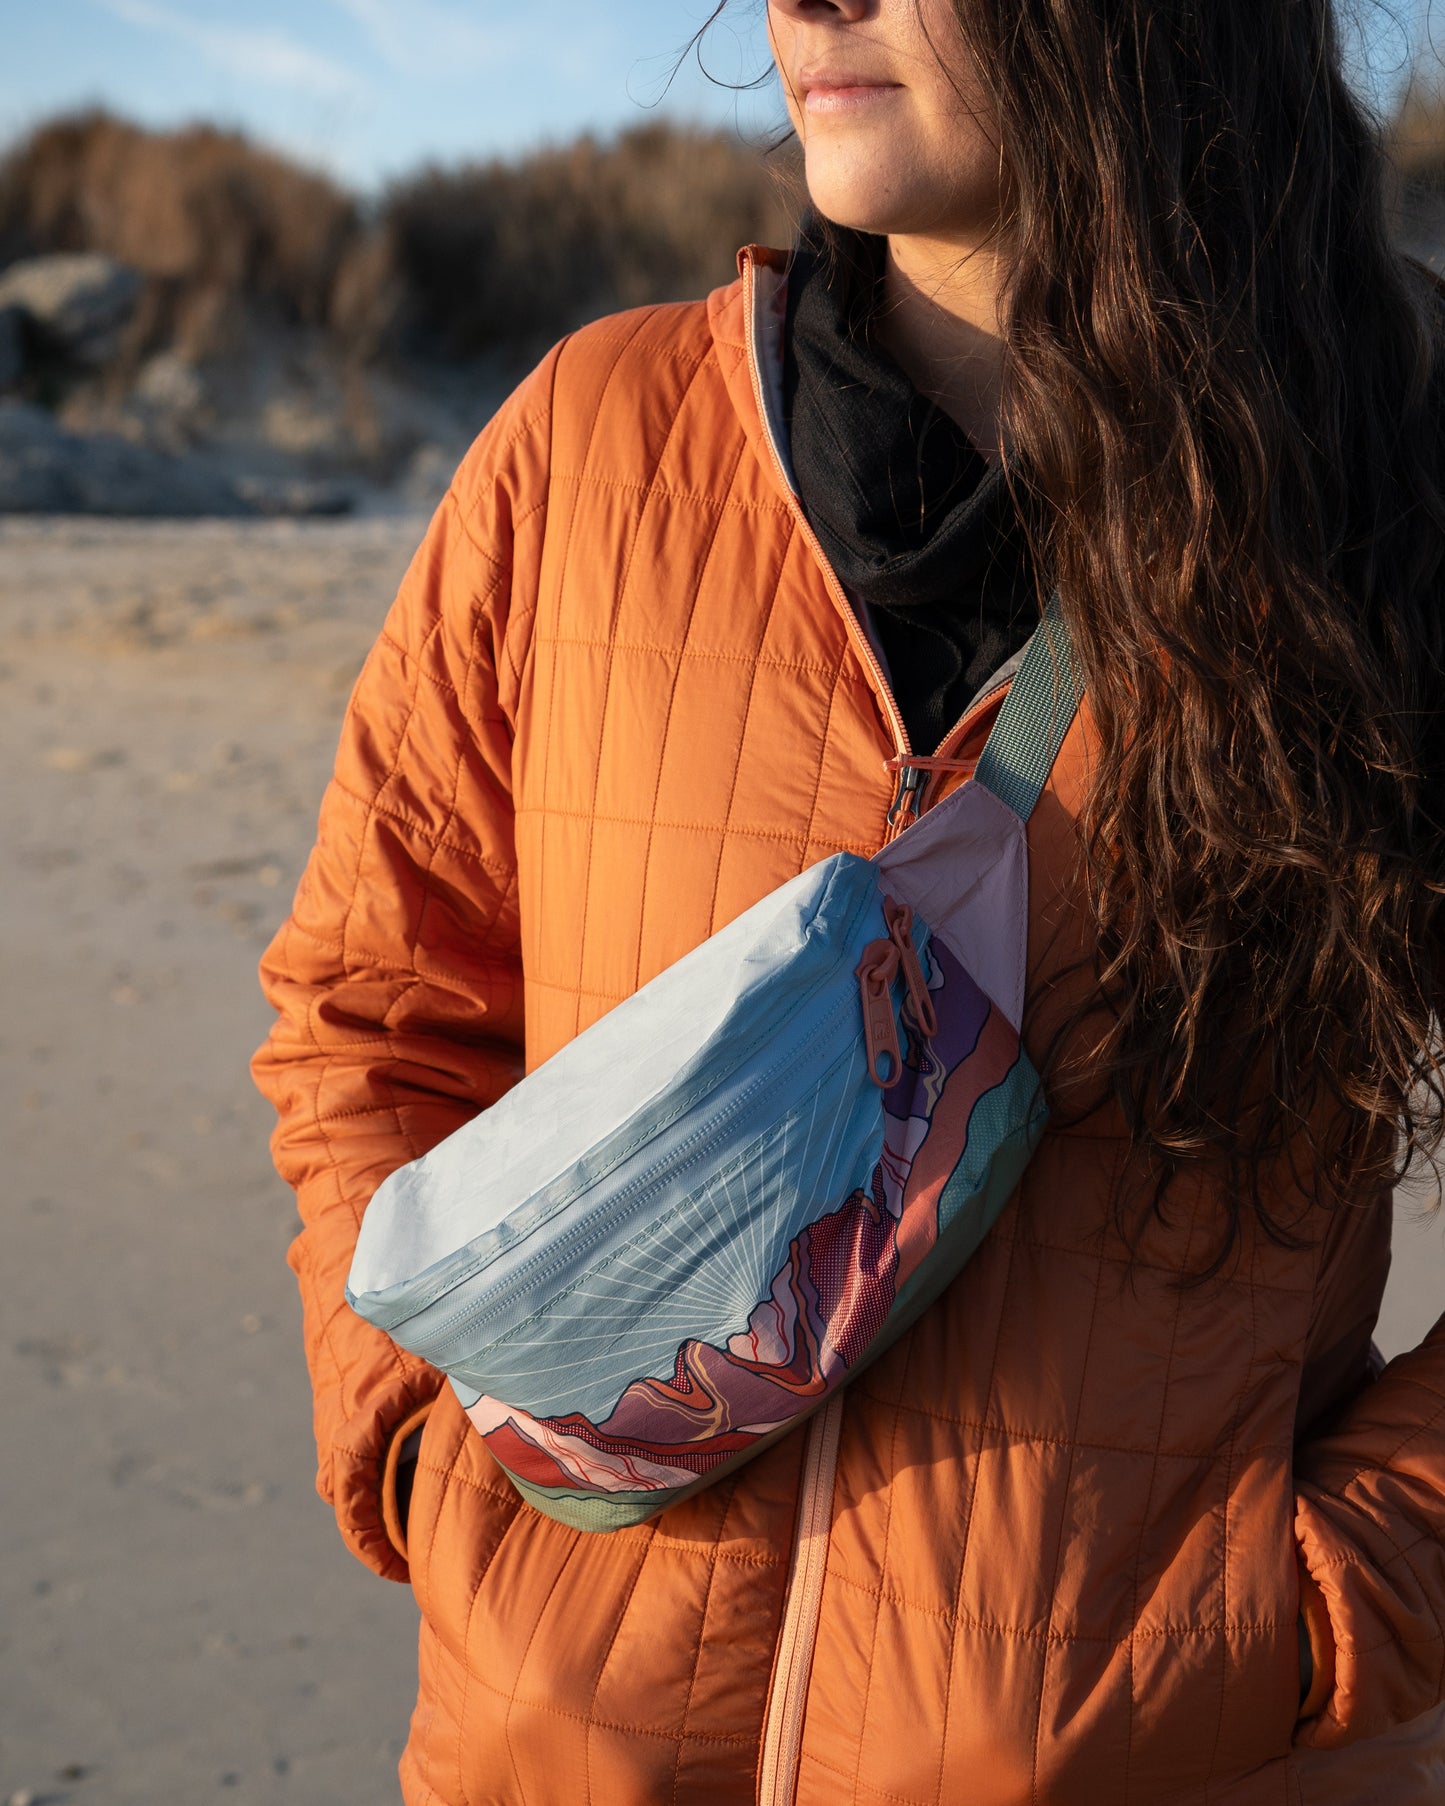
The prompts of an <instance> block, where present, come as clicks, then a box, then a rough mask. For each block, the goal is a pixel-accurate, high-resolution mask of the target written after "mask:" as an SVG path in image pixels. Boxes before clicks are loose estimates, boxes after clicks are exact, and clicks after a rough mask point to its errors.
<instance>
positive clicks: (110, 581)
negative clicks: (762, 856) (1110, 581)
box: [0, 519, 1445, 1806]
mask: <svg viewBox="0 0 1445 1806" xmlns="http://www.w3.org/2000/svg"><path fill="white" fill-rule="evenodd" d="M422 524H423V523H422V522H421V521H419V520H416V519H407V520H391V521H381V520H377V521H353V522H338V523H304V524H300V523H298V524H290V523H284V524H283V523H259V524H258V523H234V524H233V523H201V524H190V525H171V526H156V525H140V524H137V523H113V522H83V521H81V522H77V521H55V522H40V521H30V520H10V521H4V522H0V735H3V749H4V761H5V770H6V773H7V780H8V781H7V782H6V784H5V786H4V789H3V792H0V797H3V800H0V810H3V814H0V845H3V856H4V871H5V908H4V915H3V928H4V938H3V955H0V957H3V972H4V982H5V990H4V995H5V999H6V1007H5V1010H4V1013H3V1017H0V1062H3V1077H4V1083H3V1087H0V1112H3V1130H0V1134H3V1141H0V1145H3V1147H4V1149H5V1153H6V1160H7V1174H6V1179H7V1183H6V1186H5V1191H6V1200H5V1223H6V1230H5V1242H4V1256H5V1258H4V1267H3V1275H4V1279H3V1284H4V1292H3V1312H0V1413H3V1416H0V1439H3V1440H0V1446H3V1448H4V1450H5V1457H4V1461H3V1463H0V1524H3V1527H4V1528H3V1550H4V1559H3V1562H0V1806H4V1803H5V1802H6V1801H11V1800H28V1801H29V1802H30V1803H31V1806H39V1803H40V1802H42V1801H43V1802H47V1803H48V1806H61V1803H66V1806H70V1803H74V1806H82V1803H94V1806H111V1803H112V1802H114V1803H116V1806H120V1803H123V1802H146V1803H147V1806H195V1803H197V1802H203V1801H207V1800H212V1799H216V1800H221V1801H283V1800H284V1801H292V1802H296V1803H297V1806H373V1803H376V1806H380V1803H381V1802H387V1801H394V1800H395V1799H396V1798H397V1790H396V1781H395V1764H396V1759H397V1756H398V1754H399V1752H400V1749H401V1745H402V1742H403V1740H404V1737H405V1730H406V1721H407V1716H408V1713H409V1711H410V1705H411V1699H412V1693H413V1686H414V1675H415V1651H414V1638H415V1626H416V1613H415V1608H414V1607H413V1605H412V1602H411V1599H410V1596H409V1595H408V1593H407V1592H406V1591H405V1590H404V1589H402V1588H400V1587H396V1586H389V1585H387V1584H386V1583H385V1582H382V1581H379V1580H376V1579H374V1578H373V1577H372V1576H371V1575H370V1574H368V1573H367V1572H366V1571H365V1570H363V1569H362V1568H361V1567H360V1566H359V1565H358V1564H356V1563H355V1562H354V1561H353V1560H352V1559H351V1558H350V1557H349V1556H348V1555H347V1554H346V1553H345V1551H344V1550H343V1549H342V1547H341V1544H340V1542H339V1540H338V1539H337V1537H336V1535H335V1531H334V1529H333V1525H332V1521H331V1517H330V1514H329V1512H328V1511H327V1510H326V1508H325V1507H324V1506H322V1505H321V1504H320V1503H319V1502H318V1500H317V1499H316V1497H315V1495H314V1493H313V1491H312V1475H313V1471H314V1459H313V1453H312V1447H311V1437H310V1422H309V1399H308V1394H307V1389H306V1381H305V1375H304V1370H303V1366H302V1361H301V1353H300V1313H299V1310H298V1307H297V1304H296V1300H295V1295H294V1289H293V1284H292V1279H291V1275H290V1273H289V1271H288V1270H287V1268H286V1266H285V1264H284V1254H285V1248H286V1244H287V1242H288V1241H289V1239H290V1237H291V1235H292V1233H293V1232H294V1229H295V1212H294V1209H293V1207H292V1203H291V1198H290V1194H289V1192H287V1191H286V1189H285V1188H284V1187H283V1186H282V1185H281V1184H280V1182H279V1181H278V1180H277V1179H276V1178H275V1176H274V1175H273V1173H272V1171H271V1168H270V1163H269V1160H268V1157H267V1152H266V1136H267V1133H268V1131H269V1126H270V1122H269V1112H268V1110H267V1108H266V1107H265V1106H264V1105H263V1104H262V1103H261V1101H260V1099H259V1098H258V1097H257V1096H256V1095H255V1094H254V1093H253V1091H252V1090H251V1087H250V1084H249V1081H248V1078H247V1075H246V1060H247V1057H248V1056H249V1054H250V1052H251V1050H252V1048H253V1047H254V1046H255V1045H256V1043H257V1042H258V1041H259V1040H260V1038H261V1036H262V1035H263V1034H264V1032H265V1029H266V1025H267V1011H266V1008H265V1005H264V1004H263V1002H262V1001H261V998H260V996H259V993H258V991H257V989H256V983H255V963H256V958H257V955H258V954H259V952H260V950H261V947H262V946H263V945H264V943H265V941H266V939H267V938H268V936H269V933H270V931H271V929H272V928H273V927H274V925H275V924H276V923H277V922H278V921H279V919H280V918H281V916H282V915H283V914H284V912H285V909H286V905H287V901H288V899H289V896H290V893H291V890H292V887H293V886H294V884H295V881H296V878H297V876H298V874H299V872H300V869H301V865H302V862H303V860H304V858H305V855H306V852H307V849H308V846H309V844H310V841H311V836H312V830H313V826H314V822H315V813H316V806H317V803H318V801H319V798H320V794H321V789H322V786H323V784H324V782H325V778H326V774H327V771H328V769H329V765H330V759H331V752H332V747H333V745H334V742H335V738H336V732H337V727H338V724H339V720H340V715H341V711H342V708H343V707H344V704H345V699H346V695H347V692H348V690H349V688H350V685H351V683H352V681H353V679H354V677H355V675H356V672H357V670H358V668H359V666H360V663H361V660H362V658H363V656H364V654H365V651H366V648H367V646H368V645H369V643H370V641H371V639H372V637H373V635H374V633H375V631H376V629H377V626H378V624H379V622H380V620H381V617H382V614H383V612H384V610H385V607H386V605H387V602H388V601H389V599H390V597H391V594H392V592H393V590H394V588H395V585H396V582H397V579H398V577H399V576H400V574H401V571H402V570H403V568H404V566H405V564H406V561H407V558H408V556H409V555H410V552H411V550H412V547H413V546H414V545H415V543H416V540H417V538H418V537H419V535H420V532H421V529H422ZM1402 1233H1403V1237H1404V1239H1403V1241H1402V1244H1401V1245H1402V1249H1403V1253H1402V1255H1401V1256H1399V1257H1397V1261H1396V1269H1395V1275H1394V1277H1392V1282H1391V1292H1390V1297H1389V1300H1388V1303H1387V1308H1386V1313H1385V1317H1384V1319H1383V1321H1382V1325H1381V1332H1380V1340H1381V1343H1382V1345H1383V1346H1385V1347H1386V1349H1387V1350H1388V1351H1389V1352H1394V1351H1396V1350H1398V1349H1399V1348H1401V1347H1403V1346H1406V1345H1408V1343H1409V1342H1411V1341H1413V1340H1415V1339H1417V1338H1418V1336H1419V1335H1421V1334H1422V1333H1423V1332H1424V1330H1425V1329H1426V1328H1428V1327H1429V1325H1430V1323H1431V1322H1432V1321H1433V1319H1434V1317H1435V1315H1436V1314H1437V1311H1438V1309H1439V1303H1438V1301H1440V1300H1441V1299H1442V1298H1445V1258H1442V1255H1445V1239H1442V1238H1445V1229H1442V1227H1441V1226H1440V1225H1439V1224H1434V1223H1432V1224H1430V1225H1428V1226H1427V1227H1425V1228H1420V1227H1410V1228H1408V1229H1406V1230H1404V1231H1403V1232H1402Z"/></svg>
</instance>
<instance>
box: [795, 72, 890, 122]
mask: <svg viewBox="0 0 1445 1806" xmlns="http://www.w3.org/2000/svg"><path fill="white" fill-rule="evenodd" d="M799 86H800V87H801V88H802V90H803V107H804V110H805V111H806V112H809V113H813V114H839V113H856V112H861V111H865V110H866V109H868V108H870V107H876V106H878V105H879V104H880V103H882V102H884V101H888V100H891V99H892V98H893V96H894V95H895V94H901V93H902V92H903V89H902V85H901V84H900V83H898V82H870V81H861V80H859V79H857V78H856V77H854V76H848V75H840V76H831V77H828V78H827V79H823V78H819V77H814V78H812V79H811V80H804V81H802V82H800V83H799Z"/></svg>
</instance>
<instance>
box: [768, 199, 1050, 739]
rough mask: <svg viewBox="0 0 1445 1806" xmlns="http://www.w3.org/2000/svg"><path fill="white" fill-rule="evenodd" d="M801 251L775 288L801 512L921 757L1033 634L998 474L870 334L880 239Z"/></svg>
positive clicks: (1014, 529)
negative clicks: (857, 616) (878, 653)
mask: <svg viewBox="0 0 1445 1806" xmlns="http://www.w3.org/2000/svg"><path fill="white" fill-rule="evenodd" d="M835 237H836V239H837V248H836V249H834V250H829V249H824V248H822V247H821V246H820V245H819V244H817V243H815V242H813V241H812V239H811V238H810V237H809V236H805V238H804V240H803V242H802V243H801V245H800V246H799V249H798V250H797V251H796V253H795V254H794V258H793V262H792V265H791V268H790V273H789V279H788V307H787V330H786V353H785V363H784V378H783V384H784V398H785V404H786V407H787V413H788V424H789V431H790V434H791V450H792V460H793V469H794V472H795V474H796V477H797V482H798V488H799V492H800V494H801V497H802V502H803V509H804V512H805V513H806V514H807V517H808V520H809V522H810V523H811V525H812V527H813V530H814V532H815V533H816V534H817V535H818V538H819V541H820V542H821V544H822V547H823V550H824V551H825V552H826V553H827V555H828V558H829V560H830V561H831V563H832V565H833V568H834V570H835V571H836V572H837V574H838V577H839V579H840V581H841V582H842V584H843V586H844V588H845V589H846V590H847V591H848V593H849V594H850V596H852V597H853V598H854V600H855V601H861V602H863V603H865V604H867V606H868V608H869V610H870V611H871V624H872V627H873V629H874V632H875V635H876V637H877V639H878V640H879V642H880V644H881V645H882V648H883V652H884V655H885V657H886V658H887V661H888V666H889V674H890V677H891V679H892V686H893V693H894V696H895V697H896V699H897V702H898V707H899V711H900V713H901V714H902V716H903V720H904V724H905V726H906V727H907V729H908V735H909V739H910V741H911V742H912V745H913V748H914V750H915V751H916V752H920V753H931V752H932V751H934V749H935V748H936V747H937V746H938V744H939V742H940V741H941V740H942V739H943V738H944V736H945V735H946V734H947V733H948V731H949V729H950V728H951V727H952V726H953V725H954V723H955V722H956V721H957V720H958V719H959V718H960V716H962V714H963V713H964V711H965V709H966V708H967V707H968V705H969V703H970V702H971V701H972V699H973V697H974V696H975V695H976V694H977V692H978V690H979V688H980V687H981V686H982V685H983V684H985V683H987V681H988V679H989V678H990V677H991V676H992V675H993V673H994V672H995V671H996V670H998V668H999V667H1000V666H1001V665H1002V664H1004V663H1005V662H1006V661H1007V660H1008V659H1009V658H1010V657H1012V655H1013V654H1014V653H1015V652H1017V651H1018V649H1019V648H1020V647H1021V646H1022V645H1023V644H1024V642H1025V640H1026V639H1027V638H1028V636H1029V634H1030V632H1031V631H1032V629H1033V628H1034V626H1035V625H1036V624H1037V620H1038V604H1037V596H1036V592H1035V588H1034V583H1033V579H1032V576H1031V574H1030V572H1029V569H1028V561H1027V552H1026V543H1025V538H1024V533H1023V528H1022V525H1021V523H1020V522H1019V520H1018V516H1017V514H1016V512H1015V509H1014V506H1013V501H1012V498H1011V497H1010V494H1009V490H1008V486H1007V483H1006V482H1005V480H1004V473H1003V469H1002V467H1001V466H998V465H995V466H993V467H992V468H991V467H990V466H989V464H988V463H987V461H986V460H985V459H984V458H983V457H982V456H980V454H979V452H978V451H977V449H976V448H975V447H974V445H973V444H972V442H971V441H970V440H969V438H968V436H967V435H966V434H965V433H964V432H963V430H962V429H961V428H960V427H959V426H957V425H956V424H955V423H954V422H953V420H951V419H950V418H949V416H948V415H947V414H945V413H943V412H942V410H941V409H939V408H938V407H936V406H934V404H933V403H932V402H930V401H927V400H926V399H925V398H924V397H923V396H922V395H920V394H919V393H918V391H917V390H916V389H915V388H914V386H913V384H912V383H911V382H910V381H909V379H908V377H907V376H906V375H905V374H904V372H903V371H902V369H901V368H900V367H899V366H898V365H897V364H896V363H895V362H894V361H893V359H892V358H891V357H889V356H888V354H887V353H886V352H885V351H884V350H883V349H882V348H881V347H880V346H879V345H878V344H877V342H876V338H875V335H874V334H873V331H872V321H873V318H874V314H875V310H876V306H877V301H878V296H879V291H880V288H881V283H882V272H883V248H884V247H883V240H882V239H877V238H869V237H867V236H865V235H864V234H862V233H837V234H835Z"/></svg>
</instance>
